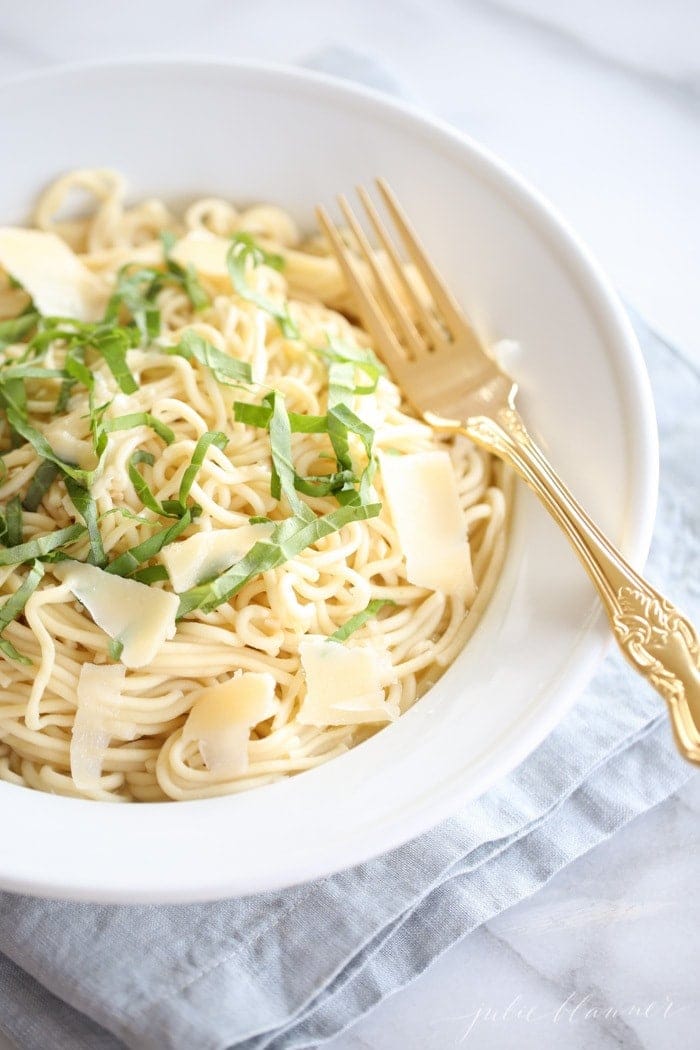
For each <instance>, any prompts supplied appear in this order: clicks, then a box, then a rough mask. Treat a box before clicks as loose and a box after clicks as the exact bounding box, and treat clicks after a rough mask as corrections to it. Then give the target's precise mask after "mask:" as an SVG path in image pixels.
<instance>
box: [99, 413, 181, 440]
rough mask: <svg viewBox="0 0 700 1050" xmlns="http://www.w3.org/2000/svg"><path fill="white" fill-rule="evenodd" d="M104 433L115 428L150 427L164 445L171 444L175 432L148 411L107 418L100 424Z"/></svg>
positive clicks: (108, 432) (110, 432)
mask: <svg viewBox="0 0 700 1050" xmlns="http://www.w3.org/2000/svg"><path fill="white" fill-rule="evenodd" d="M102 427H103V430H104V432H105V433H106V434H113V433H115V431H117V430H133V429H134V427H150V428H151V430H153V431H155V433H156V434H157V435H158V437H159V438H162V439H163V441H164V442H165V444H166V445H172V443H173V441H174V440H175V434H174V433H173V431H172V430H171V429H170V427H169V426H166V424H165V423H163V422H161V420H160V419H156V417H155V416H153V415H151V413H150V412H130V413H129V414H128V415H126V416H117V418H116V419H108V420H107V421H106V422H105V423H103V424H102Z"/></svg>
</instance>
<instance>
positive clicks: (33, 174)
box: [0, 61, 657, 902]
mask: <svg viewBox="0 0 700 1050" xmlns="http://www.w3.org/2000/svg"><path fill="white" fill-rule="evenodd" d="M0 114H2V116H0V130H1V132H2V134H1V137H2V141H3V142H5V143H6V144H7V145H8V151H7V153H8V156H7V161H6V163H5V164H3V165H2V166H0V222H2V223H8V222H20V221H24V220H26V219H27V217H28V213H29V209H30V206H31V202H32V201H33V200H34V198H35V195H36V193H37V191H38V190H40V189H41V188H42V187H43V186H44V185H45V184H46V183H47V182H48V181H49V180H50V179H52V178H53V177H54V176H56V175H57V174H58V173H61V172H63V171H65V170H68V169H70V168H75V167H81V166H95V165H99V166H110V167H116V168H119V169H121V170H122V171H123V172H124V173H125V174H126V175H127V176H128V178H129V180H130V184H131V189H132V191H133V194H134V196H135V197H141V196H143V195H149V194H153V195H158V196H162V197H165V198H166V199H169V200H171V201H175V202H177V201H178V200H185V199H188V198H191V197H193V196H196V195H202V194H207V195H210V194H220V195H221V196H224V197H229V198H233V199H234V200H237V201H246V200H248V201H257V200H263V201H267V200H270V201H276V202H279V203H280V204H282V205H284V206H285V207H287V208H289V209H290V210H291V211H292V212H293V213H294V214H295V215H296V216H297V217H298V218H299V219H300V220H301V222H302V223H305V224H308V225H311V223H312V215H313V206H314V205H315V204H316V203H317V202H319V201H323V202H332V201H333V198H334V195H335V194H336V193H338V192H340V191H351V190H352V188H353V186H354V185H355V184H356V183H368V182H369V181H370V180H371V179H372V178H373V177H374V176H375V175H377V174H381V175H383V176H385V177H386V178H387V179H388V180H389V182H390V183H391V184H392V185H393V187H394V188H395V190H396V191H397V193H398V196H399V198H400V199H401V200H402V201H403V202H404V204H405V205H406V207H407V210H408V212H409V214H410V215H411V216H412V217H413V219H414V221H415V224H416V226H417V227H418V229H419V231H420V232H421V233H422V234H423V235H424V237H425V240H426V242H427V244H428V247H429V249H430V250H431V251H432V252H433V254H434V257H435V259H436V261H437V262H438V263H439V264H440V266H441V268H442V269H443V270H444V272H445V273H446V275H447V276H448V278H449V281H450V283H451V284H452V286H453V287H454V289H455V291H456V292H457V294H458V296H459V297H460V299H461V300H462V302H463V303H464V305H465V306H466V308H467V310H468V311H469V313H470V314H471V316H472V317H473V318H474V319H475V321H476V323H477V325H478V327H479V329H480V331H481V332H482V334H483V335H484V336H485V337H486V338H487V339H489V340H493V339H499V338H502V337H506V336H510V337H513V338H515V339H517V340H519V341H520V343H521V344H522V348H523V354H522V357H521V358H520V359H519V361H518V362H517V365H516V367H515V371H516V373H517V377H518V379H519V380H520V382H521V390H522V395H521V407H522V409H523V412H524V414H525V416H526V418H527V420H528V421H529V422H530V424H531V425H532V427H533V429H534V430H535V432H536V433H537V434H538V435H539V436H540V438H541V440H542V443H543V444H544V447H545V449H546V450H547V452H548V453H549V455H550V456H551V459H552V462H553V463H554V465H555V466H556V467H557V468H559V469H560V471H561V473H562V475H563V476H564V478H566V479H567V480H568V482H569V483H570V485H571V487H572V488H573V490H574V492H576V493H577V494H578V496H579V497H580V499H581V500H582V502H583V504H584V505H585V506H586V507H587V508H588V509H589V511H590V512H591V513H592V514H593V515H594V517H595V518H596V519H597V521H598V522H600V524H601V525H602V526H603V527H604V528H605V529H606V530H607V532H608V533H609V535H610V536H612V538H613V539H614V540H615V541H617V542H618V543H619V544H620V546H621V548H622V550H623V551H624V552H625V554H626V555H627V556H628V557H629V558H630V559H631V560H632V562H634V563H637V564H640V563H641V562H642V560H643V557H644V555H645V553H646V550H647V545H648V542H649V539H650V535H651V529H652V522H653V515H654V508H655V494H656V481H657V476H656V472H657V466H656V463H657V447H656V429H655V422H654V412H653V406H652V400H651V395H650V390H649V384H648V379H647V375H646V372H645V370H644V365H643V362H642V359H641V356H640V353H639V348H638V346H637V343H636V340H635V337H634V334H633V332H632V330H631V328H630V325H629V323H628V321H627V319H626V317H625V315H624V313H623V311H622V309H621V307H620V304H619V303H618V301H617V298H616V297H615V295H614V293H613V291H612V290H611V288H610V287H609V285H608V283H607V281H606V280H605V278H604V277H603V275H602V274H601V272H600V270H599V269H598V267H597V266H596V264H595V263H594V262H593V261H592V260H591V258H590V257H589V256H588V254H587V253H586V251H585V250H584V249H583V247H582V246H581V245H580V243H579V242H578V241H577V240H576V239H575V237H574V236H573V234H572V233H571V232H570V231H569V230H568V229H567V228H566V227H565V226H564V225H563V223H562V222H561V220H560V219H559V218H557V217H556V216H555V215H554V214H553V212H552V210H551V208H550V207H549V205H548V204H546V203H545V202H544V201H543V200H542V199H541V198H540V197H538V196H537V195H536V194H535V193H533V192H532V190H530V189H528V188H527V187H526V186H524V185H523V183H522V182H521V181H520V180H519V179H518V178H517V177H516V176H515V175H513V174H512V173H511V172H509V171H508V170H507V169H506V168H505V167H504V166H503V165H502V164H500V163H499V162H498V161H496V160H495V159H494V158H493V157H491V156H490V155H488V154H487V153H486V152H485V151H484V150H483V149H481V148H480V147H479V146H477V145H475V144H474V143H473V142H470V141H469V140H467V139H465V138H464V137H463V136H460V135H458V134H456V133H455V132H454V131H452V130H451V129H450V128H448V127H445V126H444V125H441V124H440V123H438V122H437V121H434V120H430V119H427V118H426V117H425V116H421V115H418V114H417V113H415V112H413V111H411V110H410V109H408V108H406V107H404V106H401V105H398V104H396V103H394V102H390V101H387V100H386V99H385V98H383V97H380V96H379V95H377V94H374V93H372V92H369V91H364V90H359V89H357V88H354V87H348V86H346V85H344V84H341V83H339V82H336V81H333V80H331V79H328V78H325V77H321V76H317V75H312V74H310V73H305V72H300V71H296V70H288V69H279V68H267V67H261V66H253V65H243V64H240V65H238V64H237V65H222V64H216V63H205V62H189V61H178V62H160V61H156V62H154V61H137V62H131V63H127V64H110V65H101V66H97V65H92V66H83V67H76V68H66V69H63V70H58V71H53V72H48V73H46V74H42V75H38V76H30V77H25V78H22V79H19V80H15V81H12V82H10V83H6V84H5V85H4V86H1V87H0ZM607 640H608V631H607V628H606V625H605V622H604V619H603V617H602V614H601V612H600V609H599V605H598V603H597V601H596V600H595V597H594V594H593V591H592V588H591V586H590V584H589V583H588V581H587V578H586V577H585V575H584V573H583V570H582V569H581V568H580V566H579V564H578V562H577V561H576V559H575V557H574V555H573V554H572V553H571V551H570V550H569V548H568V546H567V544H566V541H565V540H564V539H563V538H562V537H561V536H560V535H559V533H558V531H557V529H556V528H555V526H554V525H553V524H552V523H551V522H550V520H549V519H548V517H547V515H546V514H545V512H544V511H543V510H542V509H541V508H540V506H539V504H538V503H537V502H536V500H535V499H534V497H532V496H531V495H530V493H528V492H527V491H525V489H524V488H523V487H521V488H520V489H519V491H518V494H517V500H516V511H515V518H514V524H513V530H512V536H511V539H510V546H509V551H508V555H507V559H506V563H505V566H504V570H503V574H502V578H501V580H500V583H499V585H498V587H497V590H496V592H495V594H494V597H493V599H492V601H491V603H490V605H489V607H488V609H487V612H486V614H485V616H484V617H483V620H482V622H481V623H480V625H479V627H478V629H477V630H476V633H475V634H474V636H473V637H472V639H471V640H470V642H469V643H468V645H467V647H466V649H465V651H464V652H463V653H462V654H461V656H460V657H459V658H458V659H457V660H456V661H455V663H454V664H453V666H452V667H450V668H449V670H448V671H447V673H446V674H445V675H444V677H443V678H442V679H441V680H440V681H439V683H438V684H437V685H436V686H435V687H434V688H433V689H432V690H431V691H430V693H429V694H428V696H426V697H425V698H424V699H423V700H421V701H420V702H419V703H418V704H416V706H415V707H414V708H413V709H412V710H411V711H409V712H408V713H407V714H406V715H405V716H404V717H403V718H401V719H400V721H399V722H398V723H396V724H394V725H392V726H390V727H389V728H387V729H385V730H383V731H382V732H381V733H379V734H378V735H377V736H375V737H374V738H373V739H371V740H370V741H368V742H367V743H365V744H363V745H362V746H361V747H358V748H356V749H355V750H354V751H351V752H350V753H349V754H347V755H345V756H343V757H342V758H339V759H336V760H335V761H332V762H330V763H329V764H327V765H325V766H322V767H320V768H319V769H315V770H313V771H310V772H306V773H303V774H302V775H300V776H298V777H296V778H294V779H291V780H289V781H286V782H283V783H278V784H274V785H271V786H269V787H264V788H261V789H259V790H257V791H251V792H249V793H246V794H242V795H236V796H233V797H229V798H218V799H212V800H210V801H198V802H183V803H177V804H169V805H167V804H166V805H163V804H157V805H155V804H150V805H131V806H114V805H108V804H103V803H97V802H86V801H80V800H74V799H68V798H62V797H58V796H52V795H48V794H43V793H39V792H34V791H29V790H26V789H24V788H19V787H14V786H12V785H10V784H6V783H0V806H1V808H2V814H3V821H2V823H3V845H2V850H1V851H0V886H2V887H4V888H7V889H11V890H20V891H24V892H28V893H36V894H45V895H55V896H70V897H76V898H83V899H90V900H101V901H154V902H155V901H187V900H206V899H212V898H218V897H224V896H232V895H236V894H244V893H251V892H254V891H258V890H269V889H272V888H275V887H281V886H286V885H289V884H291V883H294V882H298V881H301V880H305V879H312V878H316V877H318V876H321V875H324V874H327V873H329V872H333V871H337V870H339V869H341V868H344V867H347V866H349V865H351V864H356V863H358V862H360V861H363V860H365V859H367V858H368V857H371V856H373V855H375V854H377V853H380V852H382V851H384V850H386V849H388V848H389V847H392V846H396V845H397V844H399V843H401V842H403V841H405V840H406V839H408V838H410V837H412V836H414V835H416V834H418V833H419V832H421V831H424V830H425V829H427V828H429V827H430V826H431V825H433V824H435V823H436V822H437V821H439V820H440V819H441V818H443V817H446V816H447V815H448V814H449V813H450V812H451V811H453V810H455V808H456V807H457V806H460V805H464V803H466V802H467V801H468V800H469V799H470V798H473V797H475V796H476V795H478V794H480V793H482V792H483V791H485V790H486V789H487V788H488V787H490V786H491V785H492V784H494V783H495V782H496V781H497V780H498V779H499V778H500V777H503V776H504V775H505V774H506V773H507V772H508V771H509V770H511V769H512V768H513V767H514V766H515V765H516V764H517V763H518V762H520V761H521V760H522V759H523V758H525V756H526V755H527V754H528V753H529V752H531V751H532V750H533V748H535V747H536V746H537V744H539V743H540V741H541V740H542V739H543V738H544V737H545V736H546V735H547V733H549V732H550V731H551V730H552V728H553V727H554V726H555V725H556V724H557V722H558V721H559V720H560V719H561V718H562V716H563V715H564V714H565V713H566V711H567V709H568V708H569V707H570V705H571V704H572V703H573V701H574V700H575V698H576V696H577V695H578V694H579V693H580V692H581V690H582V689H583V687H584V685H585V683H586V682H587V681H588V679H589V677H590V676H591V674H592V672H593V670H594V668H595V666H596V664H597V663H598V661H599V659H600V657H601V654H602V652H603V650H604V647H605V644H606V642H607Z"/></svg>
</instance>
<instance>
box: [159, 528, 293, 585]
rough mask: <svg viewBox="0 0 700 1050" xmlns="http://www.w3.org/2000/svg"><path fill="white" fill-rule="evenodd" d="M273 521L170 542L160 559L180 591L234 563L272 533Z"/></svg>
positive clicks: (216, 530) (199, 534)
mask: <svg viewBox="0 0 700 1050" xmlns="http://www.w3.org/2000/svg"><path fill="white" fill-rule="evenodd" d="M273 528H274V526H273V525H272V523H270V524H267V523H265V522H259V523H257V524H255V525H241V526H240V527H239V528H236V529H212V530H211V531H210V532H198V533H197V534H196V535H194V536H190V537H189V538H188V539H186V540H181V541H180V542H179V543H171V544H170V545H169V546H167V547H166V548H165V550H163V551H161V553H160V555H159V558H160V561H161V562H162V563H163V565H165V568H166V569H167V570H168V576H169V577H170V582H171V583H172V585H173V590H175V591H177V593H178V594H181V593H182V591H187V590H189V589H190V587H194V586H195V585H196V584H198V583H199V582H200V581H201V580H208V579H210V578H211V577H212V576H217V575H218V574H219V573H221V572H225V570H226V569H230V568H231V566H232V565H235V563H236V562H237V561H239V559H240V558H242V557H243V555H244V554H247V553H248V551H249V550H250V548H251V547H252V546H253V544H255V543H257V542H258V540H263V539H265V538H266V537H267V536H269V535H270V533H271V532H272V530H273Z"/></svg>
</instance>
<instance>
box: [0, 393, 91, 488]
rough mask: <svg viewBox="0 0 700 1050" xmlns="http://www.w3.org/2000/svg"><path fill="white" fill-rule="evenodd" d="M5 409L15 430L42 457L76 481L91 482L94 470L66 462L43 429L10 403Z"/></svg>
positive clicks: (86, 483)
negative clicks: (57, 453)
mask: <svg viewBox="0 0 700 1050" xmlns="http://www.w3.org/2000/svg"><path fill="white" fill-rule="evenodd" d="M5 410H6V412H7V418H8V420H9V423H10V426H11V427H12V428H13V430H15V431H16V432H17V433H18V434H20V435H21V436H22V437H23V438H24V440H25V441H28V442H29V444H30V445H32V447H33V448H34V450H35V452H36V453H37V454H38V455H39V456H41V458H42V459H48V460H49V461H50V462H51V463H55V464H56V465H57V466H59V467H60V468H61V470H62V471H63V473H64V474H67V475H68V477H71V478H74V479H75V481H79V482H82V483H83V484H85V485H88V484H89V483H90V480H91V478H92V476H93V474H94V471H91V470H82V469H81V468H80V467H76V466H74V465H73V464H72V463H66V461H65V460H63V459H61V458H60V457H59V456H57V455H56V453H55V452H54V450H53V449H52V448H51V445H50V444H49V442H48V441H47V440H46V438H45V437H44V435H43V434H42V433H41V431H40V430H37V429H36V427H33V426H32V424H31V423H30V422H29V421H28V420H27V419H26V417H22V416H21V415H20V414H19V413H18V412H17V410H16V409H15V408H14V407H11V406H10V405H7V406H6V409H5Z"/></svg>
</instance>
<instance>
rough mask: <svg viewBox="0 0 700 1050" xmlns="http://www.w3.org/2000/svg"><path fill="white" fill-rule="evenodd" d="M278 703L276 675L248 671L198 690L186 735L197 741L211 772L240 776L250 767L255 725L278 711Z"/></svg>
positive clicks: (184, 739)
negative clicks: (252, 736)
mask: <svg viewBox="0 0 700 1050" xmlns="http://www.w3.org/2000/svg"><path fill="white" fill-rule="evenodd" d="M278 706H279V705H278V703H277V701H276V700H275V679H274V678H273V676H272V675H271V674H257V673H255V672H253V671H246V672H244V673H243V674H240V675H238V676H234V677H233V678H230V679H229V680H228V682H222V683H221V684H220V685H212V686H209V687H208V688H206V689H202V690H200V691H198V692H197V693H195V694H194V704H193V705H192V710H191V711H190V713H189V715H188V718H187V721H186V722H185V725H184V727H183V730H182V739H183V741H184V742H185V743H188V742H189V741H190V740H196V741H197V744H198V746H199V753H200V755H201V756H202V760H203V762H204V764H205V766H206V767H207V769H208V770H209V771H210V772H211V773H214V774H216V775H219V776H238V775H239V774H240V773H244V772H245V771H246V769H247V768H248V740H249V738H250V731H251V729H252V728H253V727H254V726H256V725H258V724H259V723H260V722H264V721H265V719H266V718H271V717H272V716H273V715H274V714H276V712H277V708H278Z"/></svg>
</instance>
